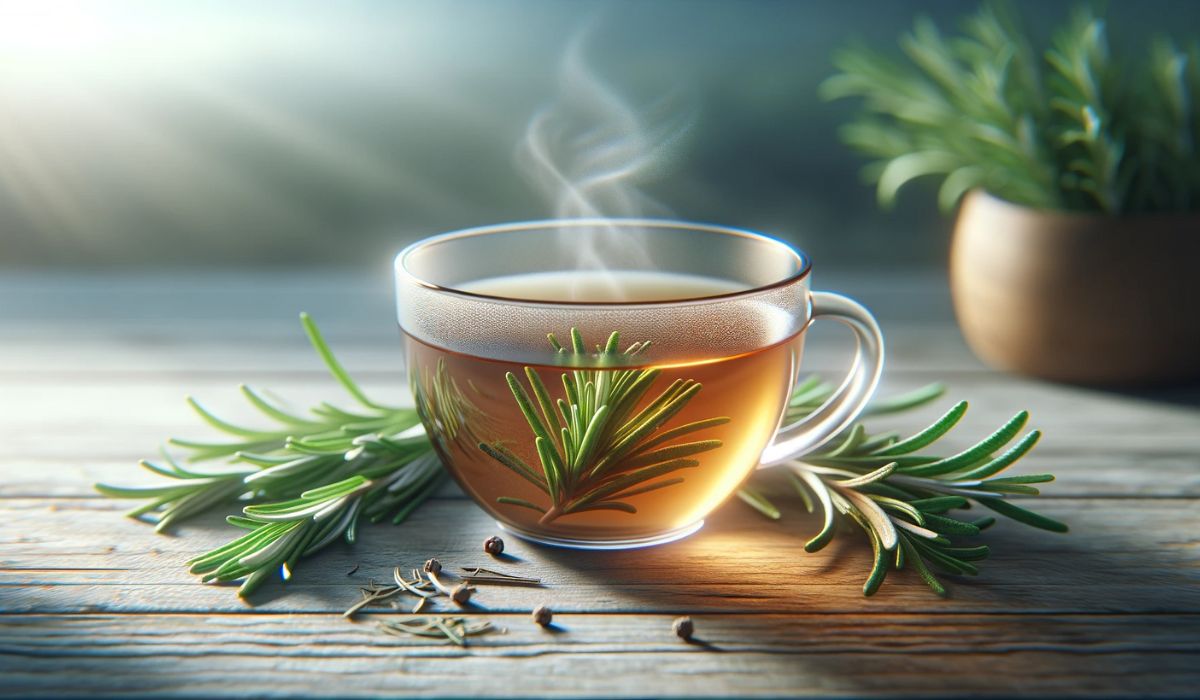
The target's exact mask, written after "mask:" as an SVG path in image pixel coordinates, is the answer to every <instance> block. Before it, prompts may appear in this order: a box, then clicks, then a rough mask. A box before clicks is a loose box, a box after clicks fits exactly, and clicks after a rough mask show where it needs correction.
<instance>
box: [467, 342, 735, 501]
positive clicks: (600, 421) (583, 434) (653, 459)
mask: <svg viewBox="0 0 1200 700" xmlns="http://www.w3.org/2000/svg"><path fill="white" fill-rule="evenodd" d="M547 337H548V339H549V341H550V344H551V345H552V346H553V347H554V349H555V351H556V353H558V354H559V355H561V356H563V359H564V360H565V363H566V364H568V365H578V364H582V363H584V362H585V361H586V363H587V364H589V365H595V364H598V365H601V366H603V365H605V364H610V365H613V364H620V363H622V362H627V361H628V360H630V359H631V358H634V357H636V356H637V355H638V354H640V353H642V352H643V351H645V349H646V348H648V347H649V346H650V343H649V342H638V343H634V344H632V345H630V346H629V347H628V348H627V349H625V350H624V351H620V350H619V349H618V348H619V344H620V334H619V333H617V332H613V333H612V334H611V335H609V337H608V341H607V342H606V343H605V344H604V345H603V346H599V345H597V346H595V352H589V350H588V349H587V346H586V345H585V344H584V341H583V336H582V335H581V334H580V332H579V330H578V329H577V328H572V329H571V344H570V347H569V348H567V347H563V345H562V344H561V343H559V341H558V338H556V337H555V335H554V334H553V333H551V334H549V335H548V336H547ZM659 374H660V370H657V369H627V370H602V369H601V370H591V369H574V370H571V371H568V372H564V373H563V374H562V376H561V379H562V385H563V391H564V395H565V396H566V399H565V400H564V399H559V400H558V401H557V402H552V401H551V397H550V392H549V391H548V390H547V388H546V385H545V384H544V383H543V381H542V378H541V376H540V375H539V374H538V372H537V370H535V369H534V368H532V367H526V368H525V378H526V380H527V381H528V383H529V390H526V388H525V386H524V385H523V384H522V383H521V381H520V379H518V378H517V376H516V375H515V374H513V373H512V372H509V373H508V374H507V376H506V378H507V380H508V387H509V389H510V390H511V391H512V394H513V398H514V399H516V402H517V406H518V407H519V408H520V410H521V413H522V414H523V415H524V416H525V420H526V421H527V422H528V423H529V428H530V430H531V431H532V433H533V436H534V446H535V448H536V450H537V455H538V460H539V462H540V468H538V469H534V468H533V467H531V466H530V465H529V464H528V463H527V462H525V460H523V459H521V458H520V457H519V456H518V455H517V454H516V453H514V452H513V451H512V450H510V449H508V448H507V447H505V445H504V442H503V441H495V442H492V443H486V442H480V443H479V449H481V450H483V451H484V452H485V453H486V454H487V455H488V456H490V457H491V458H492V459H494V460H496V461H497V462H498V463H499V464H501V465H503V466H504V467H506V468H508V469H510V470H512V471H513V472H515V473H516V474H517V475H518V476H520V477H522V478H523V479H525V480H526V481H528V482H530V483H532V484H533V485H534V486H537V487H538V489H540V490H541V491H542V492H543V493H545V494H546V496H547V497H548V498H549V501H550V503H549V505H547V506H544V507H543V506H542V505H539V504H536V503H532V502H530V501H527V500H525V499H521V498H513V497H508V496H501V497H500V498H498V499H496V500H497V501H498V502H500V503H504V504H507V505H512V506H518V507H521V508H529V509H532V510H535V511H537V512H539V513H541V514H542V517H541V519H540V520H539V522H540V523H542V524H546V523H549V522H552V521H553V520H555V519H557V518H560V517H562V516H564V515H570V514H571V513H582V512H586V511H591V510H617V511H623V512H626V513H636V512H637V508H636V507H635V506H634V505H633V504H631V503H629V502H628V501H627V500H625V499H628V498H629V497H631V496H636V495H640V494H643V493H646V492H649V491H654V490H657V489H660V488H665V487H668V486H673V485H675V484H678V483H680V482H682V481H683V478H682V477H671V478H667V479H661V480H658V479H659V477H663V476H666V475H667V474H672V473H674V472H677V471H679V470H681V469H688V468H691V467H697V466H699V465H700V462H699V461H698V460H696V459H693V457H695V456H696V455H698V454H701V453H703V452H708V451H710V450H714V449H716V448H718V447H720V446H721V441H720V440H697V441H693V442H680V441H678V440H677V438H680V437H683V436H684V435H690V434H692V433H695V432H698V431H702V430H706V429H708V428H711V427H714V426H717V425H722V424H724V423H728V422H729V419H728V418H724V417H717V418H710V419H707V420H701V421H694V422H691V423H687V424H684V425H680V426H676V427H674V428H671V429H669V430H665V431H662V432H658V431H659V429H660V428H662V427H664V426H665V425H666V424H667V423H668V422H669V421H670V420H671V419H672V418H674V417H675V416H676V415H677V414H678V413H679V412H680V411H681V410H682V409H683V407H684V406H685V405H687V403H688V401H690V400H691V399H692V397H694V396H695V395H696V394H697V393H699V392H700V389H701V386H700V384H699V383H698V382H695V381H692V380H690V379H677V380H675V381H673V382H671V384H670V385H669V386H667V387H666V388H665V389H664V390H663V391H662V392H661V393H660V394H659V395H658V396H657V398H655V399H653V400H651V401H650V402H649V403H648V404H646V405H644V406H643V405H642V404H641V399H642V397H643V396H645V395H646V393H647V392H648V391H649V390H650V388H651V386H653V384H654V382H655V380H656V379H657V378H658V375H659ZM530 390H531V391H532V394H533V397H531V396H530ZM656 480H657V481H656ZM648 482H649V483H648Z"/></svg>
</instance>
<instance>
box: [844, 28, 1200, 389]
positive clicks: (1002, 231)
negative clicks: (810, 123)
mask: <svg viewBox="0 0 1200 700" xmlns="http://www.w3.org/2000/svg"><path fill="white" fill-rule="evenodd" d="M963 28H964V32H963V35H961V36H957V37H953V38H945V37H943V36H942V35H941V34H940V33H939V32H938V29H937V28H936V27H935V26H934V24H933V23H932V22H930V21H928V20H918V21H917V23H916V25H915V28H914V29H913V31H912V32H911V33H909V34H907V35H905V36H904V37H903V38H902V39H901V42H900V43H901V47H902V48H903V51H904V53H905V56H906V59H907V60H903V61H900V60H895V59H893V58H892V57H889V56H886V55H883V54H881V53H878V52H876V51H873V50H870V49H867V48H865V47H851V48H848V49H846V50H844V51H842V52H840V53H839V54H837V55H836V57H835V60H834V62H835V66H836V67H837V69H838V71H839V72H838V73H837V74H836V75H834V76H833V77H831V78H829V79H828V80H827V81H826V82H825V83H824V84H823V85H822V93H823V96H824V97H826V98H828V99H836V98H845V97H852V98H861V99H862V104H863V109H862V112H861V113H860V115H859V116H858V118H856V120H855V121H854V122H852V123H850V124H848V125H846V126H845V127H844V128H843V130H842V135H843V138H844V140H845V141H846V142H847V143H848V144H849V145H851V146H852V147H853V148H855V149H857V150H859V151H861V152H863V153H865V154H867V155H869V156H872V157H874V158H876V159H877V160H876V161H875V162H874V163H872V164H871V165H870V166H869V167H868V169H867V175H868V177H869V178H870V179H871V180H873V181H874V182H875V183H876V184H877V192H878V198H879V202H880V204H881V205H884V206H886V205H888V204H890V203H891V202H892V201H893V199H894V198H895V197H896V194H897V192H898V191H899V189H900V188H901V187H902V186H903V185H904V184H906V183H908V182H909V181H911V180H914V179H916V178H920V177H925V176H932V177H937V178H941V186H940V189H939V190H938V201H939V203H940V205H941V207H942V208H943V210H945V211H950V210H952V209H953V208H954V207H956V206H958V205H959V204H960V200H962V201H961V207H960V208H959V212H958V221H957V225H956V228H955V232H954V240H953V244H952V246H951V255H950V280H951V288H952V294H953V298H954V307H955V311H956V314H957V316H958V319H959V323H960V325H961V327H962V330H963V334H964V336H965V337H966V340H967V342H968V344H969V345H970V346H971V348H972V349H973V350H974V351H975V353H976V354H977V355H979V356H980V357H981V358H982V359H983V360H985V361H987V362H989V363H991V364H992V365H995V366H998V367H1000V368H1003V369H1008V370H1013V371H1017V372H1021V373H1025V374H1029V375H1033V376H1038V377H1043V378H1047V379H1053V380H1059V381H1068V382H1079V383H1091V384H1130V383H1147V382H1156V381H1166V380H1178V379H1183V378H1190V377H1195V376H1197V375H1200V274H1197V266H1200V214H1197V211H1198V210H1200V42H1197V41H1195V40H1192V42H1191V43H1190V45H1188V47H1187V48H1186V49H1180V48H1179V47H1178V45H1177V44H1175V43H1174V42H1172V41H1171V40H1168V39H1166V38H1157V39H1155V40H1154V41H1152V42H1151V43H1150V44H1149V48H1148V50H1147V51H1146V52H1145V53H1140V54H1137V55H1131V56H1128V57H1123V58H1121V59H1116V58H1113V57H1112V56H1111V55H1110V53H1109V50H1108V47H1107V38H1106V28H1105V24H1104V21H1103V19H1101V18H1100V17H1097V16H1095V15H1093V14H1092V13H1091V12H1090V11H1087V10H1079V11H1077V12H1076V13H1075V14H1074V16H1073V18H1072V19H1071V20H1070V22H1069V23H1068V24H1067V25H1066V26H1064V27H1063V28H1061V29H1060V30H1059V31H1058V32H1057V33H1056V34H1055V36H1054V38H1053V40H1052V41H1051V43H1050V46H1049V47H1048V48H1047V49H1046V50H1045V51H1044V52H1041V51H1038V50H1035V49H1034V47H1033V44H1032V42H1031V41H1030V39H1029V38H1028V37H1027V36H1026V34H1025V33H1023V32H1022V31H1021V30H1020V29H1019V28H1018V23H1017V22H1016V20H1015V18H1014V17H1013V16H1012V15H1011V14H1010V13H1009V12H1007V11H1005V10H1004V8H1002V7H1000V6H994V5H987V6H984V7H983V8H982V9H981V10H980V11H979V12H978V13H976V14H975V15H974V16H972V17H970V18H969V19H967V21H966V22H965V24H964V27H963Z"/></svg>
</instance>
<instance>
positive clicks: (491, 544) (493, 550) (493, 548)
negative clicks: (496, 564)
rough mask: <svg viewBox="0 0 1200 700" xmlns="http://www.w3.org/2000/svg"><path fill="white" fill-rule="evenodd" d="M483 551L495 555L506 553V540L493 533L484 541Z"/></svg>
mask: <svg viewBox="0 0 1200 700" xmlns="http://www.w3.org/2000/svg"><path fill="white" fill-rule="evenodd" d="M483 551H485V552H487V553H488V554H490V555H492V556H493V557H494V556H498V555H500V554H503V553H504V540H502V539H500V538H499V537H496V536H495V535H492V536H491V537H489V538H487V539H486V540H484V541H483Z"/></svg>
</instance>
